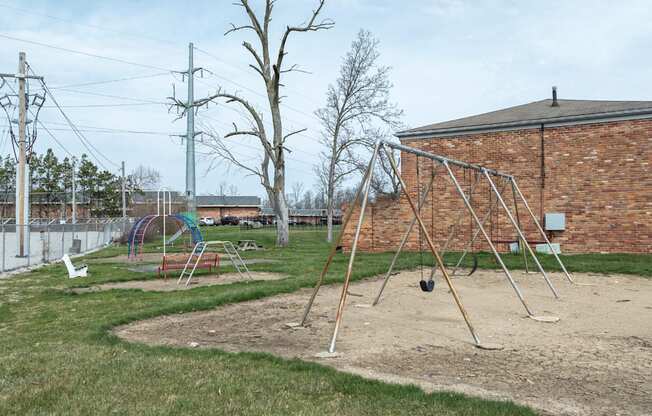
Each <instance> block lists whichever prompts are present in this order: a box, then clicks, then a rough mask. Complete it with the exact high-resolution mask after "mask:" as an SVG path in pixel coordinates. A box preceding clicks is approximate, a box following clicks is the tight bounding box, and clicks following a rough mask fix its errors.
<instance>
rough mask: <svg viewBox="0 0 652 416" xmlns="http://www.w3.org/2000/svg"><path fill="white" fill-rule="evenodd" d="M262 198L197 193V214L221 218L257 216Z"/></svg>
mask: <svg viewBox="0 0 652 416" xmlns="http://www.w3.org/2000/svg"><path fill="white" fill-rule="evenodd" d="M260 206H261V200H260V198H259V197H257V196H217V195H197V215H198V216H199V217H200V218H201V217H210V218H213V219H215V220H219V219H221V218H223V217H226V216H230V217H238V218H244V217H256V216H258V215H259V213H260Z"/></svg>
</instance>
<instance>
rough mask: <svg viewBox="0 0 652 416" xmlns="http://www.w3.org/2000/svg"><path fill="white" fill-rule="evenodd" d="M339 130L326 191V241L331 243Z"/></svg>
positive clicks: (334, 144) (334, 142) (332, 153)
mask: <svg viewBox="0 0 652 416" xmlns="http://www.w3.org/2000/svg"><path fill="white" fill-rule="evenodd" d="M337 130H338V129H336V133H335V138H334V140H333V146H332V148H331V158H330V165H329V168H328V184H327V189H326V197H327V198H328V200H327V201H326V215H327V224H328V225H327V228H328V231H327V234H326V240H327V241H328V242H329V243H330V242H332V241H333V205H334V201H333V198H334V196H335V185H336V184H335V169H336V160H337V156H336V153H337Z"/></svg>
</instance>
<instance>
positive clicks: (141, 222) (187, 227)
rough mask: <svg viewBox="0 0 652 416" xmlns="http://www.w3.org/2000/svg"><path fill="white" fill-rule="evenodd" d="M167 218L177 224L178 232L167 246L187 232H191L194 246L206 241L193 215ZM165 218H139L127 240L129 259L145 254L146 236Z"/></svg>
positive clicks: (157, 216) (161, 216)
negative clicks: (156, 223) (158, 221)
mask: <svg viewBox="0 0 652 416" xmlns="http://www.w3.org/2000/svg"><path fill="white" fill-rule="evenodd" d="M167 217H168V218H172V219H173V220H174V221H175V222H176V223H177V226H178V231H177V232H176V233H175V234H174V235H172V236H171V237H170V238H169V239H168V240H167V241H166V244H169V243H172V242H174V241H175V240H176V239H178V238H179V237H180V236H181V235H182V234H183V233H184V232H186V231H190V235H191V237H192V243H193V244H197V243H199V242H201V241H204V237H203V236H202V234H201V231H200V230H199V227H198V226H197V223H196V222H195V220H194V219H193V218H192V216H191V215H189V214H173V215H168V216H167ZM163 218H164V216H163V215H146V216H144V217H142V218H139V219H138V220H137V221H136V222H135V223H134V225H133V227H131V230H130V231H129V237H128V240H127V243H128V250H129V258H136V257H140V256H141V255H142V254H143V245H144V243H145V236H146V235H147V230H148V229H149V226H150V225H152V224H153V223H154V222H156V221H157V220H158V219H163Z"/></svg>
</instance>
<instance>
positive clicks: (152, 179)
mask: <svg viewBox="0 0 652 416" xmlns="http://www.w3.org/2000/svg"><path fill="white" fill-rule="evenodd" d="M127 180H128V183H129V186H130V188H131V189H132V190H147V189H157V188H158V187H160V186H161V173H160V172H159V171H158V170H156V169H154V168H151V167H148V166H143V165H140V166H138V167H137V168H135V169H134V170H132V171H131V173H130V174H129V176H128V178H127Z"/></svg>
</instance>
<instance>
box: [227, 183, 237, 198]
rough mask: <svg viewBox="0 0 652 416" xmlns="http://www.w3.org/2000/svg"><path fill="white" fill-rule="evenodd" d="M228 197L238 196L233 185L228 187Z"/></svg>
mask: <svg viewBox="0 0 652 416" xmlns="http://www.w3.org/2000/svg"><path fill="white" fill-rule="evenodd" d="M229 195H231V196H235V195H238V187H237V186H235V185H233V184H231V185H229Z"/></svg>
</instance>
